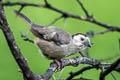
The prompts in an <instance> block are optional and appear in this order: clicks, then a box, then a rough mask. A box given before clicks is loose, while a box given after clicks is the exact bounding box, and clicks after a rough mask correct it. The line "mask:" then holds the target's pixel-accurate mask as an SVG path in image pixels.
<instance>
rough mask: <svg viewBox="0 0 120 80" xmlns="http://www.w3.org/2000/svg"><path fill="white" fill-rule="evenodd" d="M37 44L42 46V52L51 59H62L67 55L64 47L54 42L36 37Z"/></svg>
mask: <svg viewBox="0 0 120 80" xmlns="http://www.w3.org/2000/svg"><path fill="white" fill-rule="evenodd" d="M35 44H36V45H37V46H38V47H39V48H40V50H41V52H42V54H43V55H44V56H45V57H47V58H49V59H61V58H64V57H65V56H66V53H65V51H64V48H63V47H61V46H58V45H56V44H55V43H54V42H49V41H46V40H42V39H39V38H36V39H35Z"/></svg>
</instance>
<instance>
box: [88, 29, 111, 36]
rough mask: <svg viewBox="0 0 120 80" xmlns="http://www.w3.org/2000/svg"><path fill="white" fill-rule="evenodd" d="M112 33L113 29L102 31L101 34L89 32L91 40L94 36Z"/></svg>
mask: <svg viewBox="0 0 120 80" xmlns="http://www.w3.org/2000/svg"><path fill="white" fill-rule="evenodd" d="M111 31H112V30H111V29H107V30H104V31H100V32H94V31H89V32H87V34H88V36H89V37H90V38H92V37H93V36H94V35H98V34H105V33H107V32H111Z"/></svg>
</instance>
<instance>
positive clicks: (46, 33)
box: [31, 26, 72, 45]
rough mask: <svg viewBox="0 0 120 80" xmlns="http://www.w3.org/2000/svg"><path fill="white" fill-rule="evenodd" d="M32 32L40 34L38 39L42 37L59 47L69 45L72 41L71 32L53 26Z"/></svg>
mask: <svg viewBox="0 0 120 80" xmlns="http://www.w3.org/2000/svg"><path fill="white" fill-rule="evenodd" d="M31 30H32V32H34V33H35V32H38V33H37V36H38V37H42V38H43V39H45V40H48V41H53V42H55V43H56V44H58V45H63V44H68V43H70V41H71V39H72V35H71V34H70V33H69V32H67V31H65V30H63V29H60V28H57V27H53V26H49V27H44V28H39V27H34V29H31ZM33 30H35V31H33ZM36 30H37V31H36ZM34 33H33V34H34Z"/></svg>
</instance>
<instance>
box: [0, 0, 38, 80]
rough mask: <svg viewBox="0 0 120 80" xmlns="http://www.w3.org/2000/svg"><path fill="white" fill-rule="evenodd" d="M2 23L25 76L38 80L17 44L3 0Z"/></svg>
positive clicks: (13, 53)
mask: <svg viewBox="0 0 120 80" xmlns="http://www.w3.org/2000/svg"><path fill="white" fill-rule="evenodd" d="M0 23H1V24H0V26H1V29H2V32H3V33H4V36H5V38H6V40H7V43H8V45H9V48H10V50H11V53H12V55H13V56H14V59H15V60H16V62H17V64H18V65H19V67H20V69H21V70H22V73H23V75H24V77H25V78H26V79H27V80H37V76H35V75H34V73H33V72H32V71H31V69H30V68H29V66H28V64H27V61H26V60H25V58H24V57H23V55H22V53H21V51H20V49H19V47H18V46H17V44H16V41H15V39H14V36H13V33H12V31H11V29H10V27H9V25H8V22H7V19H6V17H5V13H4V9H3V6H2V0H0Z"/></svg>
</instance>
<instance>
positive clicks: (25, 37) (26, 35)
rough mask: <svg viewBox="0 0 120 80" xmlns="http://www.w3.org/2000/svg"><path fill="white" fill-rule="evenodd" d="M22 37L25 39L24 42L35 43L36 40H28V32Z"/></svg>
mask: <svg viewBox="0 0 120 80" xmlns="http://www.w3.org/2000/svg"><path fill="white" fill-rule="evenodd" d="M21 37H22V38H23V40H24V41H29V42H31V43H34V40H32V39H30V38H28V30H27V31H26V34H25V35H24V34H23V33H22V32H21Z"/></svg>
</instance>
